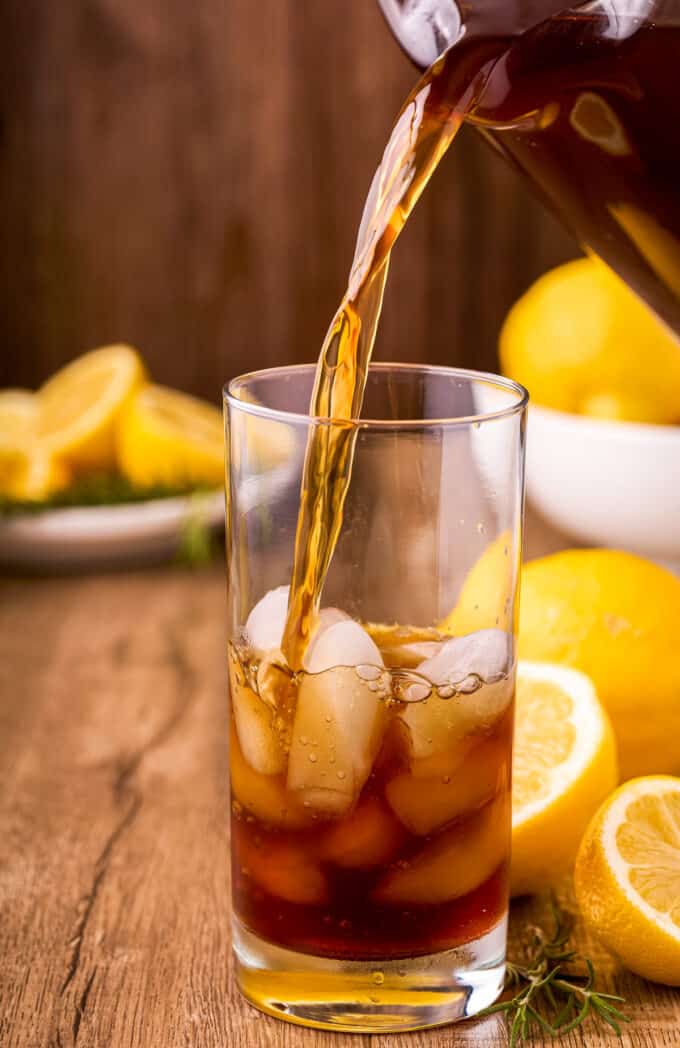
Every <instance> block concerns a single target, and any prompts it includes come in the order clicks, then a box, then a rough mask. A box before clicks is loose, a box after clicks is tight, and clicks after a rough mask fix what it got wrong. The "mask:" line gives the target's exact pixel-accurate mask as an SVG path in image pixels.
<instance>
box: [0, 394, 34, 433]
mask: <svg viewBox="0 0 680 1048" xmlns="http://www.w3.org/2000/svg"><path fill="white" fill-rule="evenodd" d="M37 421H38V398H37V397H36V395H35V393H31V391H30V390H28V389H0V439H3V440H7V441H13V440H17V439H23V438H26V437H29V436H30V435H32V434H33V433H34V432H35V428H36V425H37Z"/></svg>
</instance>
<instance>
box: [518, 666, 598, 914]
mask: <svg viewBox="0 0 680 1048" xmlns="http://www.w3.org/2000/svg"><path fill="white" fill-rule="evenodd" d="M617 776H618V769H617V761H616V746H615V742H614V733H613V730H612V727H611V725H610V723H609V720H608V718H607V715H606V713H605V712H604V710H603V709H602V707H601V706H600V703H599V701H598V698H597V695H596V692H595V688H594V686H593V684H592V682H591V681H590V680H589V678H588V677H586V676H585V675H584V674H583V673H579V672H577V671H575V670H570V669H565V668H563V667H561V666H554V665H551V664H550V663H531V662H520V664H519V672H518V678H517V709H516V728H515V749H514V756H513V791H512V867H511V890H512V893H513V894H514V895H522V894H525V893H527V892H538V891H543V890H544V889H546V888H549V887H552V886H553V885H555V884H556V883H557V882H558V881H559V880H561V879H562V877H563V876H564V875H565V873H568V872H569V871H570V870H571V867H572V865H573V862H574V859H575V856H576V852H577V850H578V846H579V843H580V840H581V837H582V835H583V832H584V830H585V828H586V826H587V825H588V821H589V819H590V818H591V816H592V814H593V813H594V812H595V811H596V810H597V807H598V805H599V804H601V802H602V801H603V799H604V798H605V797H606V796H607V795H608V794H609V793H610V792H611V791H612V790H613V789H614V787H615V786H616V782H617Z"/></svg>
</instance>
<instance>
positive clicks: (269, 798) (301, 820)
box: [229, 731, 313, 830]
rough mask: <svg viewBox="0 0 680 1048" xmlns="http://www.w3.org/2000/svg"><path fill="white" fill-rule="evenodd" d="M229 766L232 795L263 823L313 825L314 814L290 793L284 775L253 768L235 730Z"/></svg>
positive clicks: (271, 824) (294, 828) (289, 826)
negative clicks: (270, 773) (265, 773)
mask: <svg viewBox="0 0 680 1048" xmlns="http://www.w3.org/2000/svg"><path fill="white" fill-rule="evenodd" d="M229 769H230V772H231V792H232V797H233V798H234V800H236V801H238V802H239V804H241V805H242V806H243V807H244V808H245V809H246V810H247V811H249V812H251V814H252V815H255V816H256V817H257V818H258V819H260V820H261V821H262V822H264V823H267V824H268V825H270V826H281V827H286V828H288V829H292V830H296V829H301V828H302V827H304V826H310V825H312V823H313V816H312V813H311V812H309V811H307V810H306V809H305V808H304V807H303V806H302V805H300V804H298V803H297V801H296V799H295V798H294V797H291V795H290V794H289V793H288V792H287V790H286V780H285V779H284V777H283V775H263V774H261V773H260V772H257V771H254V770H253V768H252V767H251V766H250V764H249V763H248V762H247V761H246V760H245V758H244V756H243V753H242V752H241V747H240V746H239V742H238V736H237V734H236V732H234V731H232V735H231V744H230V747H229Z"/></svg>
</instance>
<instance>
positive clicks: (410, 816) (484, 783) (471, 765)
mask: <svg viewBox="0 0 680 1048" xmlns="http://www.w3.org/2000/svg"><path fill="white" fill-rule="evenodd" d="M509 765H510V752H509V746H508V745H507V743H506V741H505V740H499V739H497V738H487V739H483V740H482V741H477V745H476V746H475V747H474V749H472V750H471V751H470V753H469V754H468V756H467V757H464V758H463V760H462V761H461V763H460V764H459V765H458V766H457V767H456V768H455V769H452V770H451V771H450V772H448V773H447V774H445V775H444V776H441V775H440V776H437V777H432V778H429V779H424V778H416V777H415V776H414V775H412V774H411V775H409V774H402V775H397V776H396V777H395V778H394V779H392V780H391V781H390V782H389V783H388V784H387V787H386V790H385V796H386V798H387V800H388V802H389V805H390V807H391V808H392V811H393V812H394V813H395V815H396V816H397V818H398V819H399V820H400V821H401V822H402V823H403V825H404V826H405V827H406V828H407V829H408V830H410V831H411V833H415V834H418V835H419V836H427V835H428V834H430V833H434V832H435V831H436V830H438V829H440V828H441V827H442V826H445V825H446V823H448V822H452V821H453V820H454V819H458V818H460V817H461V816H462V815H466V814H467V813H469V812H473V811H475V810H476V809H477V808H481V807H482V806H483V805H484V804H486V803H488V801H489V800H490V799H491V798H492V797H493V796H494V795H495V794H496V793H498V792H499V791H500V790H501V789H509V786H510V767H509Z"/></svg>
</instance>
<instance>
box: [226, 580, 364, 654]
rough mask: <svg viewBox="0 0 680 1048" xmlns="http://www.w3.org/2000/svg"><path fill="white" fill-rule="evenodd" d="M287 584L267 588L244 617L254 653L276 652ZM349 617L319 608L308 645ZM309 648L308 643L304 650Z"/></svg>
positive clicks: (283, 616) (283, 627)
mask: <svg viewBox="0 0 680 1048" xmlns="http://www.w3.org/2000/svg"><path fill="white" fill-rule="evenodd" d="M289 594H290V586H278V587H277V588H276V589H273V590H269V592H268V593H265V595H264V597H262V599H261V600H259V601H258V602H257V604H256V605H255V606H254V608H253V609H252V611H251V612H250V615H249V616H248V618H247V619H246V625H245V633H246V636H247V639H248V640H249V641H250V644H251V646H252V648H253V650H254V652H255V654H257V655H263V654H264V653H267V652H278V651H279V650H280V648H281V641H282V640H283V631H284V629H285V626H286V618H287V616H288V599H289ZM347 618H349V616H348V615H346V614H345V612H344V611H340V609H339V608H322V609H321V611H320V612H319V616H318V619H317V622H316V626H315V628H314V631H313V633H312V638H311V640H310V646H311V644H313V643H314V640H315V638H316V637H317V636H318V634H319V633H321V632H323V631H324V630H326V629H328V627H329V626H333V625H335V623H336V622H343V621H344V620H346V619H347ZM307 650H308V651H309V646H308V649H307Z"/></svg>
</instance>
